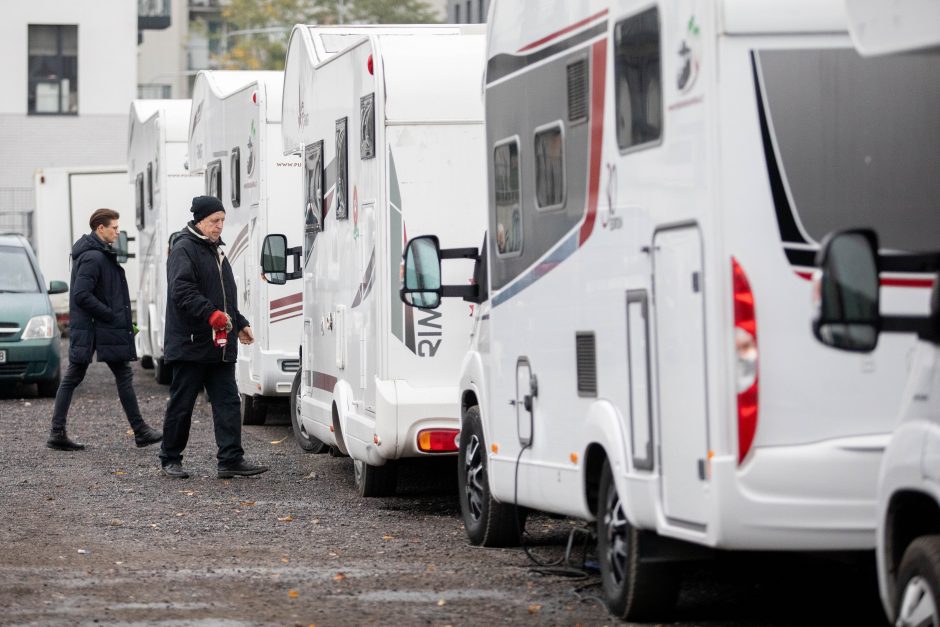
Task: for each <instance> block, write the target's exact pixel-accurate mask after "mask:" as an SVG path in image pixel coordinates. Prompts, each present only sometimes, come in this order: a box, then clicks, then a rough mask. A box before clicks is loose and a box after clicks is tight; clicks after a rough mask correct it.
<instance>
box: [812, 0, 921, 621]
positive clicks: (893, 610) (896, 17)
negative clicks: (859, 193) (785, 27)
mask: <svg viewBox="0 0 940 627" xmlns="http://www.w3.org/2000/svg"><path fill="white" fill-rule="evenodd" d="M847 9H848V13H849V18H850V32H851V33H852V35H853V41H854V42H855V44H856V47H857V48H858V49H859V51H861V52H862V53H863V54H865V55H872V56H873V58H872V59H870V61H873V62H882V61H883V62H886V63H889V64H891V65H892V66H893V67H894V68H895V70H896V71H903V72H904V73H905V74H909V76H908V77H907V78H908V79H911V78H913V79H916V80H917V81H918V82H920V81H927V82H926V83H922V84H936V81H937V80H938V79H940V30H938V29H937V28H936V25H937V24H938V23H940V5H938V4H936V3H917V2H899V3H884V4H880V3H869V2H864V1H862V0H850V1H849V2H848V3H847ZM898 53H904V54H903V55H902V56H900V57H894V58H885V59H878V58H877V57H875V56H874V55H894V54H898ZM911 66H913V67H915V68H917V70H916V71H915V70H913V69H911ZM912 86H913V85H912ZM918 93H919V94H920V95H919V98H918V99H919V100H920V102H919V105H920V106H923V107H925V108H926V109H925V110H933V111H936V108H937V107H940V91H938V90H936V89H927V90H923V91H921V92H918ZM885 113H886V114H888V115H891V116H892V117H894V116H896V114H897V113H898V112H897V111H896V110H887V111H885ZM898 119H899V121H900V120H903V122H901V123H899V124H898V126H897V127H896V128H895V129H892V130H891V131H889V133H892V134H896V138H897V140H899V145H902V146H904V147H905V148H906V149H908V150H909V151H910V152H911V153H913V154H912V157H915V158H916V159H917V160H920V159H926V160H928V161H932V162H936V160H937V159H940V150H938V148H937V146H938V142H940V130H938V128H937V125H936V124H932V125H926V126H922V125H921V124H920V121H919V119H917V118H915V119H913V120H911V119H904V118H898ZM924 132H926V133H928V136H923V135H920V138H919V139H918V140H915V133H917V134H922V133H924ZM892 182H893V183H894V185H896V188H895V189H899V188H900V189H905V190H907V189H909V190H910V191H909V192H908V193H907V194H904V195H899V196H896V197H895V198H893V199H892V201H891V202H890V203H889V204H887V205H883V206H878V205H877V204H874V203H869V204H865V205H862V206H860V207H859V212H858V215H857V216H856V220H857V221H856V224H858V225H861V226H865V227H866V228H862V229H848V230H843V231H839V232H836V233H833V234H832V235H830V236H829V237H827V238H826V240H825V241H824V243H823V247H822V250H821V251H820V253H819V255H818V258H817V259H818V263H819V266H820V272H819V273H817V275H816V277H815V281H816V282H817V285H816V289H815V296H816V304H817V307H818V310H817V312H816V315H815V317H814V320H813V330H814V332H815V335H816V338H817V339H818V340H819V341H820V342H822V343H823V344H826V345H828V346H833V347H835V348H839V349H842V350H844V351H849V352H854V353H856V354H860V355H862V357H863V358H864V356H865V355H869V354H871V353H872V351H874V350H876V349H877V347H878V345H879V344H880V343H881V342H883V341H884V340H885V339H887V338H886V337H884V336H881V337H879V336H880V335H881V334H883V333H892V334H897V333H901V334H904V335H905V336H906V337H912V336H916V338H917V347H916V350H915V352H914V354H913V356H912V358H911V359H910V360H909V362H907V363H899V364H895V369H896V370H898V371H900V372H904V373H906V375H907V386H906V388H905V390H904V394H903V396H902V398H901V400H900V404H899V405H898V407H897V413H893V414H892V415H893V416H896V418H895V421H894V423H893V432H892V435H891V438H890V440H889V441H888V444H887V447H886V449H885V453H884V456H883V459H882V462H881V470H880V472H879V475H878V482H877V500H878V507H877V521H878V527H877V534H876V541H877V548H876V558H877V564H878V585H879V590H880V595H881V601H882V605H883V606H884V610H885V613H886V615H887V617H888V619H889V620H890V621H892V622H893V623H894V624H895V625H898V626H899V627H912V626H914V625H934V626H936V625H940V465H938V461H940V404H938V403H937V399H938V398H940V366H938V364H940V274H937V273H938V271H940V248H938V246H940V242H937V239H936V233H937V232H938V231H937V229H938V227H940V224H938V223H937V217H936V216H938V215H940V211H938V210H940V200H938V198H940V184H938V182H937V181H936V177H935V176H933V175H932V174H931V173H930V172H929V171H928V170H926V169H925V170H920V171H919V170H913V171H906V172H902V173H901V176H900V177H899V178H898V179H897V180H895V181H892ZM899 206H901V207H903V209H902V210H901V211H900V212H898V211H896V210H897V208H898V207H899ZM898 213H900V214H901V215H900V216H899V215H898ZM899 218H900V219H901V220H902V221H903V224H902V225H901V226H900V229H899V228H898V227H897V225H896V222H897V221H898V220H899ZM899 230H900V231H903V232H904V233H903V235H904V236H905V240H903V241H904V242H910V243H913V244H914V245H913V246H910V244H908V246H909V247H910V248H912V249H913V250H916V251H919V252H914V253H911V252H907V253H905V252H900V251H899V250H898V249H897V246H898V244H899V243H901V242H902V240H899V239H898V235H899V234H900V233H898V231H899ZM921 232H923V235H924V237H914V236H915V235H919V234H920V233H921ZM885 237H887V238H888V240H887V241H881V242H880V241H879V240H880V239H884V238H885ZM899 282H901V283H900V284H902V285H904V286H905V287H906V288H907V289H915V290H916V291H918V292H920V293H921V297H922V298H921V302H920V303H918V304H917V305H918V306H917V307H908V308H904V309H901V310H897V309H895V310H890V309H888V307H884V308H883V307H882V305H883V304H886V303H884V302H883V299H886V298H887V297H888V296H889V295H890V291H891V290H892V289H897V286H898V285H899ZM931 284H932V291H929V299H928V298H927V295H928V290H927V289H917V288H929V287H930V286H931ZM883 309H884V310H883Z"/></svg>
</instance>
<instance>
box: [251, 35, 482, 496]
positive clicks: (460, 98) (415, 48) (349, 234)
mask: <svg viewBox="0 0 940 627" xmlns="http://www.w3.org/2000/svg"><path fill="white" fill-rule="evenodd" d="M307 29H308V27H306V26H297V27H295V29H294V32H293V34H292V36H291V43H290V47H289V49H288V56H287V61H286V68H287V69H286V76H285V80H284V116H283V117H284V124H283V127H282V128H283V132H284V150H285V151H286V152H290V153H294V154H298V155H301V156H302V158H303V168H304V169H303V173H304V176H303V185H302V186H300V185H298V191H303V201H301V202H297V203H296V204H295V205H293V206H294V209H293V211H294V212H295V215H296V216H297V217H298V219H300V217H301V216H303V219H304V222H303V224H304V227H303V237H302V238H301V237H297V236H296V235H294V234H291V236H290V238H289V239H290V240H291V241H290V243H291V245H292V246H293V248H291V249H288V248H287V244H288V241H287V240H288V238H286V237H285V236H283V235H271V236H269V237H268V238H267V239H266V243H265V255H264V258H263V260H262V265H263V267H264V269H265V271H266V272H267V277H268V281H269V282H272V283H274V282H284V281H285V280H288V279H295V278H298V279H300V278H302V285H303V292H304V295H303V335H302V350H301V357H302V370H301V372H302V374H300V375H299V376H298V377H297V379H296V381H295V397H296V399H295V407H296V412H294V428H295V433H296V434H297V436H298V441H299V442H300V443H301V446H303V447H304V448H307V449H314V450H315V449H319V448H320V447H321V446H322V445H324V444H325V445H327V446H331V447H335V449H336V450H338V451H339V452H340V453H342V454H348V455H349V456H351V457H352V458H353V460H354V462H355V464H354V466H355V473H356V474H355V478H356V486H357V490H358V492H359V494H361V495H362V496H379V495H385V494H389V493H392V492H394V490H395V487H396V481H397V470H396V468H397V467H396V464H395V463H394V462H395V461H396V460H398V459H400V458H403V457H430V456H435V455H441V454H450V455H453V453H454V452H455V451H456V445H455V442H454V437H455V436H456V434H457V426H458V420H459V405H458V403H457V398H458V396H457V389H456V385H455V384H456V381H457V372H458V370H459V365H460V360H461V359H462V357H463V354H464V352H465V349H466V338H467V334H468V333H469V330H470V325H471V323H472V319H471V317H470V310H469V309H468V308H467V307H466V306H461V305H459V304H456V303H454V304H452V305H451V306H449V307H446V308H444V310H443V311H442V312H437V311H430V310H428V311H420V310H418V311H415V310H412V309H411V308H406V307H405V306H404V305H402V303H401V302H400V301H399V297H398V290H399V287H400V280H399V277H400V273H401V253H402V248H403V247H404V243H405V241H406V239H407V237H408V236H409V235H412V234H415V233H428V232H438V233H442V234H444V235H445V236H446V237H448V238H450V239H453V240H456V241H461V242H466V243H467V244H468V245H479V242H480V241H482V239H483V231H484V223H483V216H482V214H480V213H479V211H478V207H479V206H480V205H481V204H482V202H483V201H484V196H483V193H484V187H485V185H484V181H483V176H484V171H483V161H482V159H481V158H480V155H481V154H482V150H483V107H482V102H481V99H480V91H479V90H480V84H481V80H482V74H483V50H484V43H485V42H484V38H483V32H484V30H483V28H482V27H479V26H472V27H454V26H426V27H407V28H395V27H379V28H375V29H368V30H366V32H365V33H364V34H360V35H357V36H354V37H349V36H346V35H342V36H343V37H345V40H344V41H345V42H346V43H347V44H348V45H349V47H347V48H345V49H344V50H342V51H341V52H339V53H335V54H333V56H331V57H329V58H327V59H326V60H324V61H322V62H321V63H319V64H318V65H311V59H315V58H317V56H316V55H317V54H318V53H317V50H312V49H311V47H310V46H311V43H312V42H314V41H316V37H313V36H311V33H310V32H309V31H308V30H307ZM314 34H315V33H314ZM323 40H326V38H323V39H322V40H321V43H322V41H323ZM288 107H291V108H290V109H289V108H288ZM285 255H291V256H293V258H294V271H293V272H291V273H289V274H287V273H286V269H287V268H286V259H285ZM456 270H457V271H456V272H455V273H453V274H451V275H450V276H449V277H448V278H449V280H452V281H458V280H459V281H467V280H469V279H470V270H471V267H470V264H467V268H465V270H466V272H464V273H463V274H461V272H460V270H459V269H456Z"/></svg>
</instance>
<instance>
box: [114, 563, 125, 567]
mask: <svg viewBox="0 0 940 627" xmlns="http://www.w3.org/2000/svg"><path fill="white" fill-rule="evenodd" d="M114 563H115V564H117V565H118V566H120V565H121V564H123V563H124V562H114Z"/></svg>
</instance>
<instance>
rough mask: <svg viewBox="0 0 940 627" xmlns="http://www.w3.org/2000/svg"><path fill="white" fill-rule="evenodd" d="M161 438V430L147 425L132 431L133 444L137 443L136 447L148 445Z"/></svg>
mask: <svg viewBox="0 0 940 627" xmlns="http://www.w3.org/2000/svg"><path fill="white" fill-rule="evenodd" d="M162 439H163V432H162V431H159V430H157V429H154V428H153V427H151V426H148V425H144V426H143V427H141V428H140V429H138V430H137V431H135V432H134V444H136V445H137V448H143V447H145V446H150V445H151V444H156V443H157V442H159V441H160V440H162Z"/></svg>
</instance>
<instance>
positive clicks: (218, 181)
mask: <svg viewBox="0 0 940 627" xmlns="http://www.w3.org/2000/svg"><path fill="white" fill-rule="evenodd" d="M206 195H208V196H215V197H216V198H218V199H219V200H222V162H221V161H213V162H212V163H210V164H209V165H208V166H206Z"/></svg>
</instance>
